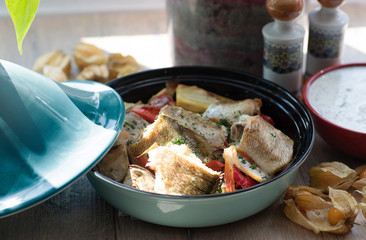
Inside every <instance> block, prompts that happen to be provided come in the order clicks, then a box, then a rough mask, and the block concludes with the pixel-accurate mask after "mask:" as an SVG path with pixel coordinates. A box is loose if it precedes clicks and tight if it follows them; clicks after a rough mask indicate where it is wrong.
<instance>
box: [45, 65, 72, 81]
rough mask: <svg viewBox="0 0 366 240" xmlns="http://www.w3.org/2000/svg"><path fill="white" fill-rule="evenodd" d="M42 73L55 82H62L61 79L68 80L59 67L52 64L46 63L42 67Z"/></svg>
mask: <svg viewBox="0 0 366 240" xmlns="http://www.w3.org/2000/svg"><path fill="white" fill-rule="evenodd" d="M42 73H43V75H45V76H46V77H48V78H51V79H53V80H54V81H56V82H63V81H67V80H68V79H67V76H66V74H65V73H64V72H63V71H62V69H61V68H59V67H54V66H49V65H46V66H45V67H44V68H43V72H42Z"/></svg>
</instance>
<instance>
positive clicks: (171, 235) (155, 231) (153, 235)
mask: <svg viewBox="0 0 366 240" xmlns="http://www.w3.org/2000/svg"><path fill="white" fill-rule="evenodd" d="M188 233H189V230H188V229H185V228H175V227H166V226H161V225H157V224H152V223H148V222H145V221H142V220H139V219H136V218H134V217H131V216H128V215H127V216H126V215H123V214H121V213H120V212H118V216H117V217H116V239H121V240H125V239H174V240H183V239H187V235H188Z"/></svg>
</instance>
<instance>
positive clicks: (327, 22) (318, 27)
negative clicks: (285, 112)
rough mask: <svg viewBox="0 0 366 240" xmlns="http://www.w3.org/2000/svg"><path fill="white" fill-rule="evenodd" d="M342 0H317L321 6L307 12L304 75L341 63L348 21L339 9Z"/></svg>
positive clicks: (307, 75)
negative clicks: (307, 37) (306, 49)
mask: <svg viewBox="0 0 366 240" xmlns="http://www.w3.org/2000/svg"><path fill="white" fill-rule="evenodd" d="M343 1H344V0H318V2H319V3H320V4H321V5H322V6H321V7H320V8H318V9H315V10H313V11H311V12H310V13H309V43H308V53H307V56H306V74H305V77H310V76H311V75H313V74H314V73H316V72H318V71H319V70H321V69H324V68H326V67H329V66H332V65H337V64H340V63H341V55H342V49H343V39H344V33H345V31H346V29H347V26H348V22H349V19H348V16H347V14H346V13H344V12H343V11H341V10H340V9H339V6H340V5H341V4H342V3H343Z"/></svg>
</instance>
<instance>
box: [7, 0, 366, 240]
mask: <svg viewBox="0 0 366 240" xmlns="http://www.w3.org/2000/svg"><path fill="white" fill-rule="evenodd" d="M358 2H360V1H358ZM307 7H308V9H310V7H309V6H307ZM342 9H343V10H345V11H346V12H347V13H348V14H349V15H350V26H349V30H348V32H347V34H348V36H347V37H346V47H345V53H344V62H366V47H365V46H366V45H365V42H366V41H365V40H366V16H365V14H364V13H365V12H366V4H365V3H357V2H356V3H353V4H352V3H349V4H348V5H347V4H346V5H345V6H343V7H342ZM0 32H1V34H0V36H1V37H0V38H1V41H0V43H1V45H2V47H1V48H0V58H1V59H5V60H9V61H12V62H15V63H18V64H20V65H23V66H25V67H28V68H31V67H32V65H33V63H34V61H35V59H36V58H37V57H39V56H40V55H41V54H43V53H45V52H48V51H51V50H54V49H62V50H64V51H65V52H67V53H72V50H73V48H74V46H75V45H76V44H77V43H78V42H79V41H87V42H91V43H95V44H96V45H98V46H99V47H102V48H103V49H104V50H106V51H114V52H121V53H122V54H132V55H134V56H135V57H136V58H137V60H138V61H139V62H140V63H141V64H143V65H145V66H146V67H149V68H157V67H166V66H171V65H172V61H171V57H170V55H169V53H170V49H169V46H168V44H169V40H168V37H167V26H166V14H165V12H164V11H155V12H123V13H117V12H115V13H99V14H98V13H93V14H84V15H59V16H37V17H36V19H35V21H34V22H33V25H32V26H31V29H30V31H29V33H28V35H27V37H26V39H25V40H24V44H23V55H22V56H20V55H19V53H18V50H17V45H16V40H15V33H14V30H13V26H12V23H11V21H10V19H8V18H2V19H0ZM142 43H144V44H142ZM156 45H160V46H158V47H157V46H156ZM364 45H365V46H364ZM156 59H159V61H156ZM74 67H75V66H74ZM324 161H340V162H344V163H346V164H347V165H349V166H350V167H356V166H358V165H361V164H365V162H362V161H360V160H356V159H353V158H351V157H348V156H346V155H343V154H342V153H339V152H337V151H336V150H335V149H333V148H331V147H330V146H328V145H327V144H326V143H325V142H324V141H323V140H322V139H321V138H320V137H319V136H318V135H316V138H315V144H314V147H313V149H312V152H311V154H310V156H309V158H308V159H307V161H305V163H304V164H303V165H302V166H301V167H300V169H299V172H298V174H297V176H296V179H295V181H294V184H298V185H308V183H309V177H308V170H309V168H310V167H312V166H314V165H316V164H318V163H320V162H324ZM283 207H284V205H283V201H282V199H279V200H277V201H276V202H275V203H274V204H272V205H271V206H270V207H268V208H267V209H265V210H263V211H261V212H260V213H258V214H255V215H254V216H251V217H249V218H246V219H243V220H241V221H238V222H235V223H230V224H226V225H222V226H216V227H207V228H190V229H187V228H173V227H165V226H159V225H155V224H151V223H147V222H143V221H141V220H138V219H135V218H133V217H130V216H125V215H123V214H122V213H121V212H119V211H118V210H116V209H114V208H113V207H112V206H110V205H109V204H108V203H106V202H105V201H104V200H103V199H102V198H101V197H100V196H99V195H98V194H97V193H96V192H95V191H94V189H93V188H92V186H91V185H90V184H89V182H88V180H87V179H86V177H82V178H81V179H79V180H78V181H77V182H75V183H74V184H73V185H71V186H70V187H69V188H67V189H66V190H64V191H63V192H61V193H59V194H58V195H56V196H54V197H52V198H50V199H49V200H47V201H45V202H43V203H41V204H39V205H37V206H35V207H33V208H31V209H28V210H26V211H23V212H21V213H18V214H15V215H12V216H9V217H6V218H2V219H0V239H1V240H4V239H37V240H41V239H68V240H71V239H90V240H91V239H211V240H212V239H364V238H365V236H366V219H365V218H363V216H361V214H359V216H358V218H357V219H356V223H357V225H355V226H354V227H353V228H352V231H351V232H350V233H348V234H346V235H334V234H327V233H321V234H314V233H313V232H311V231H309V230H306V229H304V228H302V227H300V226H298V225H296V224H294V223H292V222H291V221H289V220H288V219H287V218H286V217H285V216H284V214H283ZM217 217H220V210H219V209H218V210H217Z"/></svg>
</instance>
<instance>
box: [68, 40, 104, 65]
mask: <svg viewBox="0 0 366 240" xmlns="http://www.w3.org/2000/svg"><path fill="white" fill-rule="evenodd" d="M74 60H75V63H76V64H77V65H78V67H79V68H80V69H83V68H85V67H87V66H90V65H101V64H107V62H108V59H107V57H106V55H105V54H104V52H103V51H102V50H101V49H99V48H98V47H96V46H94V45H93V44H89V43H78V44H77V45H76V47H75V49H74Z"/></svg>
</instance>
